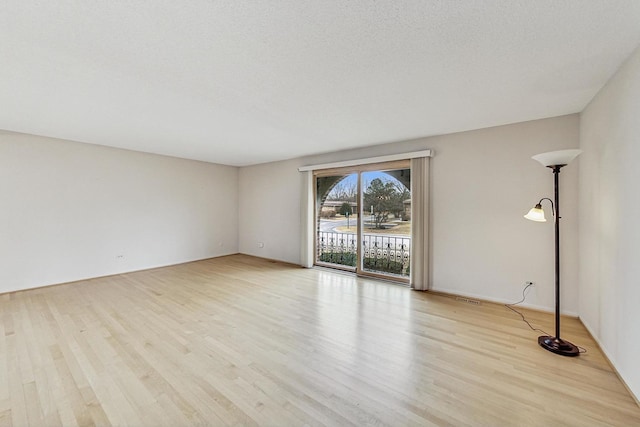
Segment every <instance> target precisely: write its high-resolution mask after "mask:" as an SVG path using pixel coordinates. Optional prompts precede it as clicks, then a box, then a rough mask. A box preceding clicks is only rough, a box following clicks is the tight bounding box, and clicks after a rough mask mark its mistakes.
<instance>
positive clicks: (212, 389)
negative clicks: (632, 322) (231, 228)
mask: <svg viewBox="0 0 640 427" xmlns="http://www.w3.org/2000/svg"><path fill="white" fill-rule="evenodd" d="M526 314H527V316H528V318H529V319H530V320H531V321H533V322H535V323H536V325H538V326H540V327H542V328H543V329H546V330H552V329H553V327H552V316H551V315H547V314H541V313H537V312H526ZM0 316H1V320H0V328H1V329H0V424H1V425H15V426H23V425H33V426H45V425H51V426H54V425H65V426H73V425H93V424H95V425H134V426H135V425H141V426H142V425H144V426H181V425H249V426H251V425H274V426H289V425H291V426H296V425H309V426H315V425H338V426H348V425H355V426H364V425H390V426H425V425H439V426H461V425H469V426H478V425H490V426H508V425H518V426H526V425H549V424H555V423H557V425H576V426H591V425H615V426H629V425H640V409H639V408H638V406H637V405H636V404H635V402H634V401H633V399H632V397H631V396H630V394H629V393H628V392H627V391H626V389H625V388H624V386H623V384H622V383H621V382H620V381H619V379H618V378H617V377H616V375H615V374H614V373H613V372H612V370H611V368H610V367H609V366H608V364H607V363H606V361H605V360H604V358H603V356H602V354H601V352H600V351H599V350H598V348H597V347H596V345H595V344H594V342H593V341H592V340H591V338H590V337H589V336H588V334H587V332H586V331H585V329H584V328H583V327H582V326H581V325H580V323H579V322H578V321H577V320H574V319H569V320H565V322H564V327H563V332H564V337H565V338H567V339H570V340H571V341H573V342H574V343H575V344H579V345H580V346H582V347H585V348H586V349H588V353H587V354H585V355H582V356H580V357H579V358H564V357H561V356H556V355H554V354H552V353H549V352H547V351H545V350H543V349H541V348H540V347H539V346H538V345H537V334H536V333H535V332H532V331H530V330H529V329H528V328H527V327H526V325H525V324H524V323H523V322H522V321H521V320H520V319H519V318H518V317H517V315H515V314H514V313H512V312H510V311H508V310H507V309H506V308H504V307H503V306H500V305H497V304H488V303H483V304H482V305H480V306H475V305H471V304H469V303H464V302H459V301H456V300H454V299H452V298H449V297H446V296H442V295H433V294H428V293H421V292H415V291H411V290H410V289H407V288H404V287H400V286H396V285H392V284H386V283H383V282H376V281H372V280H364V279H355V278H353V277H350V276H347V275H344V274H339V273H333V272H328V271H325V270H320V269H310V270H306V269H301V268H296V267H293V266H290V265H285V264H280V263H274V262H269V261H266V260H260V259H256V258H251V257H248V256H243V255H235V256H230V257H224V258H217V259H212V260H207V261H201V262H195V263H190V264H184V265H179V266H175V267H168V268H161V269H155V270H149V271H144V272H139V273H132V274H125V275H120V276H113V277H107V278H101V279H94V280H87V281H83V282H77V283H72V284H67V285H60V286H54V287H49V288H42V289H37V290H30V291H22V292H17V293H11V294H4V295H0Z"/></svg>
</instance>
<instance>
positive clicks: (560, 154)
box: [531, 149, 582, 167]
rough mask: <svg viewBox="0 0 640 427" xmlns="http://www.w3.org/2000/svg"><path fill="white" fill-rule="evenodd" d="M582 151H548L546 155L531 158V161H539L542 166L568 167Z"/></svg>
mask: <svg viewBox="0 0 640 427" xmlns="http://www.w3.org/2000/svg"><path fill="white" fill-rule="evenodd" d="M580 153H582V150H578V149H573V150H559V151H549V152H547V153H541V154H536V155H535V156H533V157H531V158H532V159H533V160H537V161H539V162H540V163H541V164H542V166H547V167H549V166H560V165H563V166H564V165H568V164H569V163H570V162H571V161H572V160H573V159H575V158H576V157H578V156H579V155H580Z"/></svg>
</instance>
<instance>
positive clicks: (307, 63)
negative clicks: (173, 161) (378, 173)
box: [0, 0, 640, 165]
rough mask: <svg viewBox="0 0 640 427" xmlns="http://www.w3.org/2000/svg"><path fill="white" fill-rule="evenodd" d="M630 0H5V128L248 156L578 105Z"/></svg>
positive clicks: (613, 53) (620, 36) (620, 38)
mask: <svg viewBox="0 0 640 427" xmlns="http://www.w3.org/2000/svg"><path fill="white" fill-rule="evenodd" d="M638 43H640V1H638V0H628V1H622V0H603V1H601V0H588V1H585V0H567V1H561V2H559V1H557V0H538V1H531V0H503V1H492V0H486V1H471V0H469V1H454V0H443V1H424V0H415V1H398V0H382V1H375V0H369V1H365V0H352V1H342V0H341V1H335V0H322V1H318V0H312V1H309V0H269V1H260V0H232V1H214V0H190V1H175V0H128V1H124V0H109V1H106V0H105V1H87V0H58V1H33V0H2V1H1V2H0V129H5V130H11V131H17V132H25V133H32V134H36V135H46V136H51V137H57V138H64V139H70V140H75V141H81V142H87V143H94V144H102V145H108V146H114V147H122V148H128V149H132V150H139V151H146V152H152V153H159V154H166V155H171V156H177V157H184V158H191V159H199V160H205V161H210V162H215V163H223V164H230V165H247V164H255V163H261V162H267V161H272V160H279V159H285V158H292V157H297V156H301V155H307V154H314V153H319V152H327V151H333V150H339V149H345V148H352V147H358V146H365V145H372V144H378V143H385V142H391V141H399V140H404V139H410V138H417V137H421V136H429V135H436V134H443V133H450V132H456V131H462V130H470V129H477V128H483V127H488V126H494V125H500V124H507V123H514V122H519V121H526V120H532V119H538V118H543V117H550V116H557V115H562V114H568V113H575V112H578V111H581V110H582V109H583V108H584V107H585V105H586V104H587V103H588V102H589V101H590V100H591V98H592V97H593V96H594V95H595V93H596V92H597V91H598V90H599V89H600V88H601V87H602V86H603V84H604V83H605V82H606V80H607V79H608V78H609V77H610V76H611V75H612V74H613V73H614V72H615V71H616V69H617V68H618V67H619V66H620V64H621V63H622V62H623V61H624V60H625V59H626V58H627V57H628V56H629V54H630V53H631V51H632V50H633V49H634V48H635V47H636V46H637V45H638Z"/></svg>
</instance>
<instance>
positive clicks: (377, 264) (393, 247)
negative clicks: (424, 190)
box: [315, 161, 411, 282]
mask: <svg viewBox="0 0 640 427" xmlns="http://www.w3.org/2000/svg"><path fill="white" fill-rule="evenodd" d="M410 188H411V169H410V167H409V162H408V161H401V162H393V163H385V164H376V165H366V166H362V167H355V168H354V167H351V168H349V169H334V170H328V171H317V172H316V174H315V191H316V209H315V211H316V241H315V249H316V251H315V252H316V258H315V263H316V264H317V265H322V266H326V267H332V268H338V269H342V270H348V271H353V272H356V273H357V274H361V275H369V276H377V277H382V278H385V279H392V280H395V281H400V282H408V278H409V262H410V258H411V191H410Z"/></svg>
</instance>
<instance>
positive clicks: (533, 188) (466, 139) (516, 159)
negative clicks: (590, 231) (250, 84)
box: [239, 115, 579, 314]
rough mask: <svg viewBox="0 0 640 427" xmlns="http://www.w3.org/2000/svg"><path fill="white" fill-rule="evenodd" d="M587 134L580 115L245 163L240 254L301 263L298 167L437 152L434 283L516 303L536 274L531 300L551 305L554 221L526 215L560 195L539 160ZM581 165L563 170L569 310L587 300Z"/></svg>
mask: <svg viewBox="0 0 640 427" xmlns="http://www.w3.org/2000/svg"><path fill="white" fill-rule="evenodd" d="M578 135H579V117H578V115H570V116H563V117H556V118H552V119H545V120H537V121H532V122H526V123H518V124H514V125H509V126H500V127H494V128H489V129H482V130H477V131H471V132H462V133H457V134H450V135H444V136H438V137H431V138H423V139H419V140H413V141H407V142H402V143H394V144H385V145H379V146H374V147H369V148H366V149H358V150H349V151H344V152H338V153H329V154H324V155H318V156H312V157H306V158H299V159H294V160H288V161H283V162H275V163H268V164H263V165H258V166H250V167H244V168H241V169H240V184H239V186H240V201H239V205H240V223H241V224H242V226H241V227H240V230H239V233H240V234H239V248H240V252H242V253H247V254H251V255H257V256H262V257H266V258H274V259H278V260H282V261H288V262H292V263H299V262H300V240H301V239H300V220H299V217H300V214H299V212H300V193H301V183H302V177H301V174H300V173H299V172H297V170H296V168H297V167H298V166H301V165H309V164H318V163H326V162H332V161H338V160H349V159H357V158H366V157H374V156H379V155H385V154H392V153H399V152H407V151H416V150H420V149H425V148H430V149H434V150H435V157H433V158H432V160H431V187H432V188H431V202H432V212H431V218H432V224H431V233H432V242H431V263H432V285H433V286H432V289H434V290H439V291H445V292H454V293H457V294H462V295H468V296H476V297H482V298H486V299H491V300H497V301H515V300H518V299H519V297H520V295H521V291H522V287H523V284H524V282H525V281H527V280H531V281H534V282H535V283H536V284H537V286H536V287H535V288H534V289H533V290H532V292H530V293H529V295H528V297H527V303H528V305H530V306H535V307H541V308H545V309H550V310H552V309H553V304H554V294H553V279H554V273H553V268H554V264H553V259H554V258H553V256H554V255H553V226H552V223H551V222H548V223H546V224H540V223H533V222H530V221H527V220H525V219H524V218H523V217H522V216H523V215H524V214H525V213H526V212H527V211H528V210H529V209H530V208H531V207H533V205H534V204H535V203H536V202H537V201H538V200H539V199H540V198H541V197H545V196H547V197H553V175H552V173H551V171H550V170H549V169H547V168H544V167H542V166H541V165H540V164H539V163H538V162H536V161H534V160H532V159H531V156H532V155H534V154H538V153H541V152H545V151H551V150H557V149H563V148H576V147H578V145H579V141H578ZM578 164H579V160H576V161H575V162H574V163H572V164H570V165H569V166H567V167H566V168H564V169H562V173H561V175H560V179H561V198H562V209H563V212H562V218H563V220H562V262H563V269H562V280H563V283H562V289H563V304H562V306H563V307H562V308H563V311H564V312H566V313H571V314H576V313H577V304H578V284H577V249H578V247H577V227H578V224H577V217H576V215H577V200H578V199H577V197H578V195H577V173H578ZM258 242H264V245H265V246H264V248H259V247H258V245H257V243H258Z"/></svg>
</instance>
